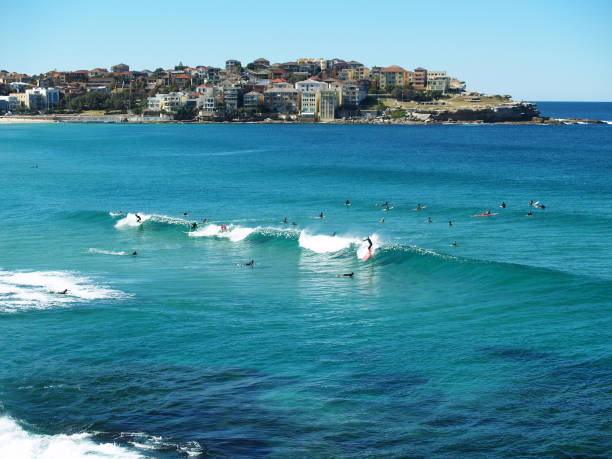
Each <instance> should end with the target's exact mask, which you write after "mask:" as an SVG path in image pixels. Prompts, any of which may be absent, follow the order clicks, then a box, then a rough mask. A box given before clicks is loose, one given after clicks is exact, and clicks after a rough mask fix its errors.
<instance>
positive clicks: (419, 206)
mask: <svg viewBox="0 0 612 459" xmlns="http://www.w3.org/2000/svg"><path fill="white" fill-rule="evenodd" d="M414 210H423V208H422V207H421V203H418V204H417V206H416V209H414Z"/></svg>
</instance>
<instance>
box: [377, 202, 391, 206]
mask: <svg viewBox="0 0 612 459" xmlns="http://www.w3.org/2000/svg"><path fill="white" fill-rule="evenodd" d="M389 204H391V203H390V202H389V201H385V202H383V203H382V204H376V205H377V206H383V207H385V206H386V207H389Z"/></svg>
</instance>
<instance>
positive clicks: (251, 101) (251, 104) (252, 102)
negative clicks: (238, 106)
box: [243, 91, 264, 111]
mask: <svg viewBox="0 0 612 459" xmlns="http://www.w3.org/2000/svg"><path fill="white" fill-rule="evenodd" d="M243 103H244V109H245V110H247V111H259V110H261V107H262V106H263V103H264V96H263V94H262V93H260V92H257V91H251V92H247V93H246V94H245V95H244V97H243Z"/></svg>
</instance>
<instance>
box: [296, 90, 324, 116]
mask: <svg viewBox="0 0 612 459" xmlns="http://www.w3.org/2000/svg"><path fill="white" fill-rule="evenodd" d="M320 94H321V92H320V91H302V93H301V98H300V112H299V113H300V116H301V117H304V118H313V119H316V118H317V117H318V115H319V97H320Z"/></svg>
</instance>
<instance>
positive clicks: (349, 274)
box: [342, 272, 355, 277]
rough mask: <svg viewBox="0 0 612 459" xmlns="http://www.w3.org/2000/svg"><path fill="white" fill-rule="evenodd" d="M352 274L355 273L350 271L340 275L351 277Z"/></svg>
mask: <svg viewBox="0 0 612 459" xmlns="http://www.w3.org/2000/svg"><path fill="white" fill-rule="evenodd" d="M354 274H355V273H354V272H350V273H348V274H343V275H342V276H344V277H353V275H354Z"/></svg>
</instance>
